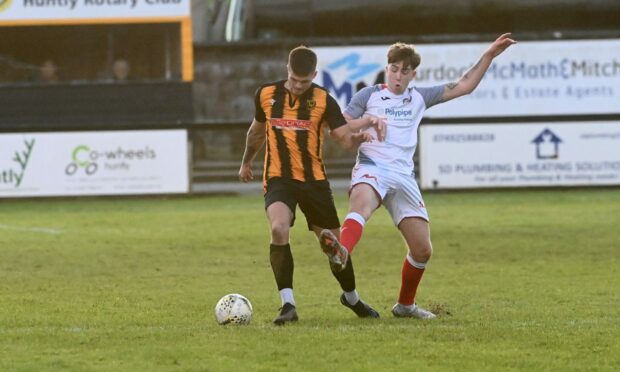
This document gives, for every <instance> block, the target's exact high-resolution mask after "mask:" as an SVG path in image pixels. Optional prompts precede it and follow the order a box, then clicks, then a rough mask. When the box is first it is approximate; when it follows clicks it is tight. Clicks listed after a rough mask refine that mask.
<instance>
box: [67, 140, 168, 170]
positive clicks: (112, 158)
mask: <svg viewBox="0 0 620 372" xmlns="http://www.w3.org/2000/svg"><path fill="white" fill-rule="evenodd" d="M156 157H157V153H156V152H155V150H154V149H152V148H150V147H148V146H146V147H145V148H143V149H125V148H123V147H121V146H119V147H118V148H116V149H114V150H96V149H91V148H90V147H89V146H87V145H78V146H76V147H75V148H74V149H73V150H72V151H71V162H70V163H69V164H67V166H66V167H65V173H66V174H67V175H68V176H73V175H75V174H78V173H80V174H82V172H83V174H85V175H87V176H92V175H94V174H95V173H97V172H98V171H100V170H105V171H111V172H114V171H128V170H129V169H130V168H131V165H132V164H134V163H135V162H138V161H145V160H153V159H155V158H156Z"/></svg>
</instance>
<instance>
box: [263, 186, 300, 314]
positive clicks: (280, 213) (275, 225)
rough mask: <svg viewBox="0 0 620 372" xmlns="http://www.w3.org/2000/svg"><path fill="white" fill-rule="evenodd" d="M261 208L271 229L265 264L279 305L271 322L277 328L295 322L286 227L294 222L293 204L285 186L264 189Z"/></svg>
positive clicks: (292, 197) (291, 255)
mask: <svg viewBox="0 0 620 372" xmlns="http://www.w3.org/2000/svg"><path fill="white" fill-rule="evenodd" d="M265 207H266V213H267V219H268V220H269V226H270V229H271V244H270V246H269V261H270V262H271V269H272V271H273V275H274V277H275V279H276V284H277V286H278V291H279V292H280V299H281V301H282V308H281V309H280V310H281V311H280V314H279V315H278V316H277V317H276V318H275V319H274V323H275V324H278V325H281V324H284V323H286V322H288V321H296V320H297V319H298V317H297V311H296V309H295V299H294V297H293V271H294V261H293V254H292V252H291V247H290V244H289V232H290V227H291V226H292V225H293V223H294V221H295V213H294V211H295V208H296V202H295V199H294V195H293V193H292V192H291V190H289V189H288V186H287V185H286V184H285V183H281V182H275V183H269V184H268V185H267V192H266V193H265Z"/></svg>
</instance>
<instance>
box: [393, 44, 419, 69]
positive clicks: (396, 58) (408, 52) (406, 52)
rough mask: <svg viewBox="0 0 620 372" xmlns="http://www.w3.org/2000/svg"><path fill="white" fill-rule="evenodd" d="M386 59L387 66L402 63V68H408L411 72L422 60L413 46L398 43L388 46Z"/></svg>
mask: <svg viewBox="0 0 620 372" xmlns="http://www.w3.org/2000/svg"><path fill="white" fill-rule="evenodd" d="M387 58H388V64H389V63H398V62H400V61H403V62H404V65H403V67H410V68H411V69H412V70H415V69H416V68H418V66H419V65H420V61H421V60H422V58H421V57H420V54H419V53H418V52H417V51H416V50H415V47H414V46H413V45H409V44H405V43H400V42H399V43H395V44H392V46H390V49H389V50H388V54H387Z"/></svg>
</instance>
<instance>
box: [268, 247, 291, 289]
mask: <svg viewBox="0 0 620 372" xmlns="http://www.w3.org/2000/svg"><path fill="white" fill-rule="evenodd" d="M269 260H270V261H271V269H272V270H273V275H274V276H275V278H276V284H277V285H278V290H279V291H281V290H282V289H284V288H291V289H292V288H293V269H294V267H295V265H294V264H293V254H292V253H291V246H290V245H289V244H285V245H275V244H271V245H270V246H269Z"/></svg>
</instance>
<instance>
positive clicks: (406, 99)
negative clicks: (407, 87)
mask: <svg viewBox="0 0 620 372" xmlns="http://www.w3.org/2000/svg"><path fill="white" fill-rule="evenodd" d="M411 100H412V97H411V96H409V97H406V98H403V105H406V104H408V103H411Z"/></svg>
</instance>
